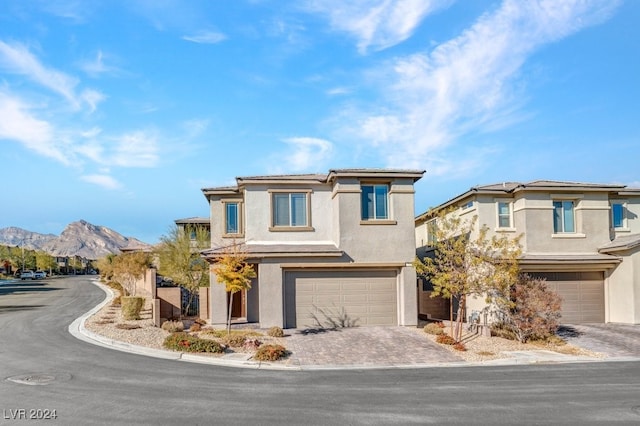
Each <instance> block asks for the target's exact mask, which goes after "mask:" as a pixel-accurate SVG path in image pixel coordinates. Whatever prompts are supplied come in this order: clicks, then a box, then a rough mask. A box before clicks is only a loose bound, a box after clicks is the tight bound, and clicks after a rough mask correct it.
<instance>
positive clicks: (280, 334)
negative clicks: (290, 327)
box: [267, 326, 284, 337]
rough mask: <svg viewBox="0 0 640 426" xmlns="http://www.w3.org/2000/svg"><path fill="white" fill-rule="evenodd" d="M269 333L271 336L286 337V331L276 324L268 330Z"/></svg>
mask: <svg viewBox="0 0 640 426" xmlns="http://www.w3.org/2000/svg"><path fill="white" fill-rule="evenodd" d="M267 334H268V335H269V336H271V337H284V331H283V330H282V328H280V327H278V326H275V327H271V328H270V329H269V330H268V331H267Z"/></svg>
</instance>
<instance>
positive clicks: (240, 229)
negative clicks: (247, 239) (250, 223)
mask: <svg viewBox="0 0 640 426" xmlns="http://www.w3.org/2000/svg"><path fill="white" fill-rule="evenodd" d="M229 204H237V206H238V207H237V208H238V211H237V215H238V218H237V219H238V232H237V233H229V232H227V221H228V218H227V206H228V205H229ZM222 211H223V213H222V214H223V217H224V220H223V222H222V237H223V238H241V237H244V206H243V202H242V200H237V199H232V200H231V199H230V200H222Z"/></svg>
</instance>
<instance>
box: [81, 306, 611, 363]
mask: <svg viewBox="0 0 640 426" xmlns="http://www.w3.org/2000/svg"><path fill="white" fill-rule="evenodd" d="M141 317H142V319H140V320H135V321H126V320H124V319H123V318H122V314H121V310H120V308H119V307H116V306H111V305H106V306H105V307H103V308H102V309H101V310H100V311H99V312H97V313H96V314H95V315H93V316H92V317H90V318H89V319H87V321H86V323H85V327H86V328H87V329H88V330H90V331H92V332H94V333H96V334H99V335H102V336H104V337H107V338H110V339H113V340H118V341H121V342H126V343H130V344H134V345H139V346H145V347H150V348H155V349H165V348H163V346H162V344H163V342H164V340H165V338H166V337H167V336H169V334H170V333H169V332H168V331H165V330H163V329H161V328H158V327H155V326H154V325H153V321H152V319H151V310H150V307H149V306H148V305H147V306H146V307H145V309H144V310H143V311H142V313H141ZM423 325H424V324H421V325H420V326H419V327H416V328H411V327H409V328H408V329H410V330H413V332H414V333H416V334H417V335H418V336H419V337H420V338H424V339H425V341H431V342H433V344H434V345H437V346H438V347H440V348H443V349H445V350H447V351H450V352H451V354H452V355H455V356H456V357H458V358H460V359H462V360H464V361H467V362H482V361H491V360H495V359H501V358H508V357H509V355H508V354H507V353H505V352H509V351H532V350H549V351H554V352H558V353H562V354H568V355H579V356H588V357H593V358H604V355H603V354H600V353H597V352H593V351H590V350H586V349H583V348H579V347H576V346H572V345H569V344H544V343H538V342H535V343H527V344H522V343H519V342H516V341H513V340H508V339H504V338H500V337H485V336H481V335H477V334H474V333H471V332H468V331H466V330H465V333H464V335H463V339H462V341H463V343H464V346H465V348H466V350H465V351H460V350H456V349H455V348H454V347H453V346H450V345H442V344H438V343H435V341H436V336H434V335H431V334H427V333H425V332H424V331H423V328H422V326H423ZM136 326H137V327H139V328H133V327H136ZM126 328H132V329H126ZM405 329H407V328H405ZM211 330H212V329H211V328H210V327H203V328H202V330H201V331H199V332H195V333H191V334H194V335H197V336H198V337H200V338H203V339H214V340H215V339H217V338H216V337H214V336H213V335H212V334H211V332H210V331H211ZM255 331H257V332H260V333H261V335H260V336H258V337H257V339H258V340H259V341H260V342H262V343H275V344H280V345H282V346H284V347H288V346H289V347H288V349H290V350H291V349H295V348H297V347H300V344H299V343H300V342H299V340H300V339H307V340H308V339H309V338H310V337H309V336H306V337H305V336H302V335H301V334H300V333H291V334H289V335H288V336H287V337H284V338H276V337H270V336H268V335H266V330H255ZM443 331H444V332H445V333H448V332H449V330H448V329H447V328H444V329H443ZM311 338H313V337H311ZM316 338H317V336H316ZM287 343H289V344H287ZM351 343H353V342H351ZM560 343H562V342H560ZM343 344H344V342H343ZM398 349H401V348H398ZM254 351H255V350H254V349H251V348H243V347H239V348H227V349H226V350H225V355H229V354H234V353H236V354H238V355H241V354H244V355H248V356H251V355H252V354H253V352H254ZM301 355H302V354H301ZM365 355H366V354H365ZM203 356H221V355H203ZM292 356H293V359H294V360H295V358H296V354H295V353H294V354H292ZM365 358H366V357H365ZM362 359H364V358H362ZM284 361H285V362H289V361H292V360H291V359H285V360H284ZM325 361H329V360H328V359H325Z"/></svg>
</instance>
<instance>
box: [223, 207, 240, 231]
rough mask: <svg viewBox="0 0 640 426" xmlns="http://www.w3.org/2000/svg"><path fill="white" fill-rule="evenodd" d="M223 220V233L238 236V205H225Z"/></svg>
mask: <svg viewBox="0 0 640 426" xmlns="http://www.w3.org/2000/svg"><path fill="white" fill-rule="evenodd" d="M224 211H225V220H224V232H225V234H239V233H240V203H237V202H232V203H225V208H224Z"/></svg>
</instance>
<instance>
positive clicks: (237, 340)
mask: <svg viewBox="0 0 640 426" xmlns="http://www.w3.org/2000/svg"><path fill="white" fill-rule="evenodd" d="M221 340H222V344H223V345H225V346H230V347H232V348H239V347H241V346H243V345H244V341H245V340H246V336H243V335H242V334H228V335H226V336H224V337H222V339H221Z"/></svg>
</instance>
